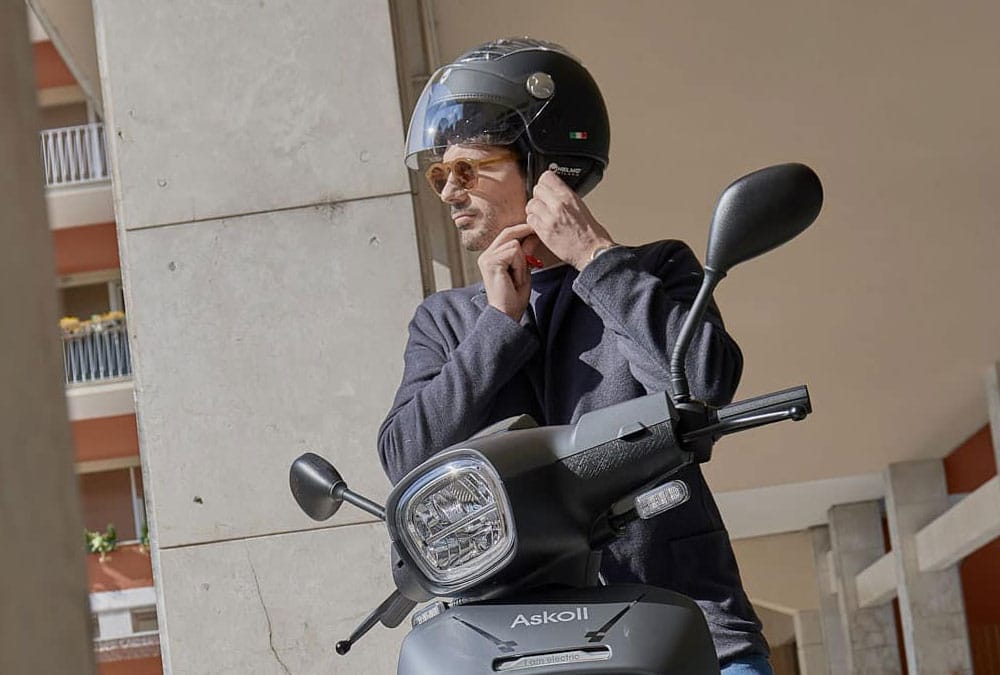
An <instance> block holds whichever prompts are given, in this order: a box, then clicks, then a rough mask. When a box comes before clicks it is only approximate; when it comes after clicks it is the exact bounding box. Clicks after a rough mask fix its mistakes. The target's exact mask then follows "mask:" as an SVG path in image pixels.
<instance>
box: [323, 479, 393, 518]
mask: <svg viewBox="0 0 1000 675" xmlns="http://www.w3.org/2000/svg"><path fill="white" fill-rule="evenodd" d="M332 494H333V496H334V497H338V498H340V499H343V500H344V501H345V502H347V503H348V504H354V505H355V506H357V507H358V508H359V509H361V510H362V511H367V512H368V513H370V514H372V515H373V516H375V517H376V518H378V519H379V520H385V507H384V506H382V505H380V504H376V503H375V502H373V501H372V500H370V499H368V498H366V497H364V496H362V495H359V494H358V493H357V492H354V491H353V490H349V489H348V488H347V484H346V483H337V485H335V486H334V488H333V493H332Z"/></svg>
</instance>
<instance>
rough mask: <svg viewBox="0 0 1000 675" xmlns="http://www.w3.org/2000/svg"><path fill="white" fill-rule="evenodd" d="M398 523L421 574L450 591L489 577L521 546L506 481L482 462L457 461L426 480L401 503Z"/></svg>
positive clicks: (430, 473)
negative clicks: (503, 481) (516, 542)
mask: <svg viewBox="0 0 1000 675" xmlns="http://www.w3.org/2000/svg"><path fill="white" fill-rule="evenodd" d="M394 518H395V520H396V523H395V524H396V528H395V529H396V531H397V533H398V534H399V535H402V537H401V538H402V540H403V541H402V543H403V545H404V546H405V547H406V549H407V551H408V552H409V553H410V555H411V556H412V557H413V559H414V561H415V562H416V563H417V566H418V567H419V568H420V570H421V571H422V572H423V573H424V574H425V575H426V576H427V577H428V578H429V579H430V580H431V581H432V582H434V583H436V584H439V585H441V586H443V587H447V588H456V587H459V586H466V585H471V584H472V583H475V582H476V581H478V580H480V579H481V578H483V577H485V576H487V575H488V574H490V573H491V572H493V571H494V570H495V569H496V568H497V567H498V566H499V564H500V563H501V562H502V561H503V560H504V559H505V558H506V556H507V555H508V554H509V553H510V552H511V551H512V550H513V548H514V544H515V532H514V521H513V517H512V515H511V509H510V503H509V501H508V499H507V493H506V491H505V490H504V487H503V483H502V482H501V480H500V476H499V475H498V474H497V472H496V470H495V469H494V468H493V467H492V466H491V465H490V464H489V462H487V461H486V460H485V459H479V458H477V457H469V456H465V457H457V458H455V459H453V460H451V461H448V462H445V463H443V464H440V465H438V466H435V467H433V468H432V469H430V470H429V471H427V473H425V474H424V475H422V476H420V477H419V478H418V479H417V480H416V481H414V483H413V484H412V485H410V486H409V487H408V488H407V489H406V490H405V492H404V493H403V495H402V496H401V497H400V499H399V501H398V503H397V506H396V509H395V514H394Z"/></svg>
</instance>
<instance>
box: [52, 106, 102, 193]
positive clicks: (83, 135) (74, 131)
mask: <svg viewBox="0 0 1000 675" xmlns="http://www.w3.org/2000/svg"><path fill="white" fill-rule="evenodd" d="M41 141H42V166H43V167H44V168H45V185H46V186H48V187H56V186H63V185H82V184H85V183H96V182H99V181H106V180H108V178H109V176H108V154H107V151H106V149H105V145H104V124H102V123H100V122H94V123H91V124H80V125H77V126H74V127H62V128H60V129H46V130H44V131H42V132H41Z"/></svg>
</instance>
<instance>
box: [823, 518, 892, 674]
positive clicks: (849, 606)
mask: <svg viewBox="0 0 1000 675" xmlns="http://www.w3.org/2000/svg"><path fill="white" fill-rule="evenodd" d="M829 522H830V543H831V550H832V552H833V554H832V558H833V569H834V572H835V578H836V583H837V601H838V603H839V606H840V620H841V623H842V624H843V627H844V637H845V644H846V649H845V650H844V651H845V653H846V655H847V667H848V672H850V673H852V674H853V675H889V674H890V673H900V672H901V670H902V669H901V666H900V662H899V647H898V644H897V642H896V619H895V617H894V616H893V613H892V605H889V604H885V605H881V606H878V607H870V608H867V609H860V608H859V607H858V590H857V585H856V582H855V579H856V577H857V576H858V573H859V572H861V571H862V570H864V569H866V568H867V567H868V566H869V565H871V564H872V563H874V562H875V561H876V560H878V559H879V558H881V557H882V556H883V555H884V554H885V543H884V538H883V534H882V514H881V511H880V509H879V503H878V502H877V501H868V502H857V503H854V504H838V505H836V506H833V507H832V508H831V509H830V511H829Z"/></svg>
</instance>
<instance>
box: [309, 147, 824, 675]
mask: <svg viewBox="0 0 1000 675" xmlns="http://www.w3.org/2000/svg"><path fill="white" fill-rule="evenodd" d="M822 202H823V189H822V185H821V184H820V181H819V178H818V177H817V176H816V174H815V173H814V172H813V171H812V170H811V169H810V168H809V167H807V166H805V165H802V164H781V165H777V166H772V167H768V168H765V169H761V170H759V171H755V172H753V173H751V174H748V175H746V176H744V177H742V178H740V179H739V180H737V181H735V182H734V183H732V184H731V185H730V186H729V187H728V188H726V190H725V191H724V192H723V193H722V195H721V197H720V199H719V202H718V205H717V206H716V209H715V213H714V217H713V220H712V225H711V230H710V233H709V240H708V252H707V256H706V264H705V274H704V278H703V283H702V286H701V289H700V291H699V293H698V296H697V298H696V299H695V302H694V304H693V306H692V308H691V311H690V312H689V314H688V316H687V319H686V321H685V323H684V325H683V327H682V330H681V333H680V335H679V338H678V340H677V344H676V345H675V348H674V350H673V352H672V354H671V362H670V376H671V387H672V394H668V393H667V392H661V393H656V394H650V395H648V396H644V397H641V398H637V399H633V400H631V401H627V402H624V403H620V404H617V405H613V406H610V407H607V408H602V409H600V410H595V411H593V412H590V413H588V414H586V415H584V416H582V417H581V418H580V419H579V421H577V423H576V424H572V425H561V426H547V427H539V426H538V425H537V424H536V423H535V421H534V420H533V419H531V418H530V417H528V416H525V415H522V416H520V417H515V418H511V419H508V420H504V421H503V422H500V423H498V424H495V425H493V426H491V427H489V428H487V429H483V430H482V431H480V432H479V433H478V434H476V435H475V436H473V437H472V438H470V439H468V440H466V441H464V442H462V443H458V444H456V445H454V446H452V447H450V448H445V449H442V451H441V452H439V453H437V454H436V455H434V456H433V457H431V458H430V459H428V460H427V461H426V462H424V463H423V464H421V465H420V466H418V467H416V468H414V469H413V470H412V471H410V472H409V473H408V474H407V475H406V476H405V477H404V478H403V479H402V480H401V481H399V483H398V484H397V485H396V486H395V488H394V489H393V490H392V492H391V493H390V494H389V497H388V500H387V502H386V505H385V506H384V507H383V506H381V505H379V504H377V503H375V502H373V501H371V500H370V499H367V498H365V497H364V496H362V495H359V494H357V493H355V492H353V491H352V490H350V489H349V488H348V487H347V484H346V483H345V482H344V480H343V478H342V477H341V476H340V474H339V473H338V472H337V470H336V469H335V468H334V467H333V466H332V465H331V464H330V463H329V462H327V461H326V460H324V459H323V458H321V457H319V456H318V455H315V454H313V453H306V454H304V455H302V456H301V457H299V458H298V459H296V460H295V462H294V463H293V464H292V466H291V469H290V475H289V483H290V487H291V491H292V494H293V495H294V497H295V499H296V501H297V502H298V504H299V506H300V507H301V508H302V510H303V511H305V513H307V514H308V515H309V516H310V517H312V518H314V519H315V520H326V519H327V518H330V517H331V516H332V515H333V514H334V513H336V512H337V510H338V509H339V508H340V505H341V504H342V503H343V502H345V501H346V502H348V503H350V504H353V505H355V506H357V507H359V508H361V509H363V510H364V511H366V512H368V513H370V514H372V515H374V516H376V517H378V518H380V519H381V520H383V521H385V524H386V528H387V530H388V534H389V539H390V542H391V564H392V575H393V581H394V583H395V586H396V589H395V590H394V591H393V592H392V594H391V595H389V597H388V598H386V599H385V601H383V602H382V604H380V605H379V606H378V607H377V608H376V609H375V610H374V611H373V612H372V613H371V614H370V615H369V616H368V617H367V618H366V619H365V620H364V621H363V622H362V623H361V625H359V626H358V628H357V629H356V630H355V631H354V633H352V634H351V636H350V637H349V638H348V639H347V640H343V641H341V642H338V643H337V646H336V649H337V652H338V653H339V654H341V655H344V654H347V652H348V651H349V650H350V649H351V646H352V645H353V644H354V643H355V642H357V641H358V640H359V639H360V638H361V637H362V636H363V635H364V634H365V633H367V632H368V631H369V630H370V629H371V628H372V627H373V626H374V625H375V624H377V623H382V624H383V625H384V626H387V627H390V628H394V627H396V626H398V625H399V624H400V623H402V621H403V620H404V619H405V618H406V617H407V616H408V615H410V613H411V612H412V611H413V610H414V608H415V607H416V606H417V604H418V603H424V602H427V601H432V600H433V601H434V602H431V603H430V604H429V605H426V606H425V607H423V608H422V609H420V611H418V612H416V613H414V614H413V616H412V619H411V623H412V629H411V631H410V632H409V633H408V634H407V636H406V638H405V639H404V641H403V645H402V649H401V651H400V655H399V662H398V669H397V673H399V674H400V675H417V674H420V675H426V674H431V673H433V674H435V675H474V674H479V673H482V674H484V675H485V674H487V673H490V674H492V673H498V672H522V671H523V672H526V673H529V674H530V675H548V674H550V673H606V674H607V673H616V674H618V675H621V674H640V673H641V674H648V673H672V674H681V673H691V674H697V675H706V674H712V673H716V674H717V673H719V663H718V660H717V658H716V655H715V648H714V646H713V643H712V639H711V635H710V633H709V629H708V624H707V622H706V620H705V617H704V615H703V614H702V612H701V610H700V609H699V608H698V606H697V605H696V604H695V603H694V602H693V601H692V600H691V599H689V598H687V597H685V596H682V595H679V594H677V593H673V592H671V591H667V590H664V589H660V588H654V587H651V586H640V585H630V584H612V585H603V584H602V582H601V579H600V576H599V569H600V551H601V549H602V548H603V547H604V546H605V545H606V544H607V543H609V542H610V541H612V540H614V539H615V537H617V536H619V535H620V534H621V533H622V531H623V528H624V526H625V525H626V524H627V523H629V522H631V521H632V520H634V519H636V518H655V517H658V516H660V515H661V514H663V513H665V512H667V511H669V510H670V509H672V508H675V507H677V506H679V505H680V504H683V503H684V502H685V501H686V500H687V498H688V496H689V490H688V486H687V485H686V484H685V483H684V482H683V481H682V480H678V479H677V478H676V477H675V475H676V474H677V473H678V471H680V470H681V469H683V468H684V467H686V466H688V465H690V464H692V463H695V462H707V461H708V460H709V459H710V458H711V455H712V447H713V445H714V443H715V441H717V440H718V439H720V438H721V437H723V436H727V435H729V434H733V433H736V432H740V431H745V430H747V429H753V428H756V427H759V426H763V425H766V424H772V423H774V422H780V421H784V420H802V419H804V418H805V417H806V416H807V415H808V414H809V413H810V412H812V407H811V403H810V400H809V392H808V390H807V388H806V387H805V386H804V385H803V386H799V387H794V388H791V389H786V390H783V391H778V392H774V393H770V394H765V395H763V396H758V397H756V398H752V399H748V400H744V401H740V402H737V403H733V404H731V405H728V406H725V407H722V408H712V407H711V406H708V405H706V404H705V403H703V402H701V401H697V400H694V399H692V397H691V395H690V389H689V386H688V381H687V376H686V374H685V369H684V358H685V355H686V354H687V351H688V347H689V345H690V343H691V339H692V337H693V336H694V333H695V330H696V327H697V326H699V325H700V324H701V322H702V319H703V317H704V314H705V311H706V308H707V307H708V305H709V302H710V300H711V297H712V293H713V291H714V289H715V287H716V285H717V284H718V283H719V281H721V280H722V278H723V277H725V276H726V274H727V273H728V271H729V270H730V269H731V268H732V267H733V266H735V265H737V264H739V263H741V262H744V261H746V260H749V259H751V258H754V257H756V256H758V255H761V254H762V253H765V252H767V251H769V250H771V249H773V248H775V247H777V246H780V245H782V244H784V243H786V242H787V241H789V240H791V239H792V238H793V237H795V236H796V235H798V234H799V233H800V232H802V231H803V230H804V229H806V228H807V227H808V226H809V225H810V224H812V222H813V221H814V220H815V218H816V216H817V215H818V214H819V211H820V208H821V206H822ZM445 599H447V600H445Z"/></svg>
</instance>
